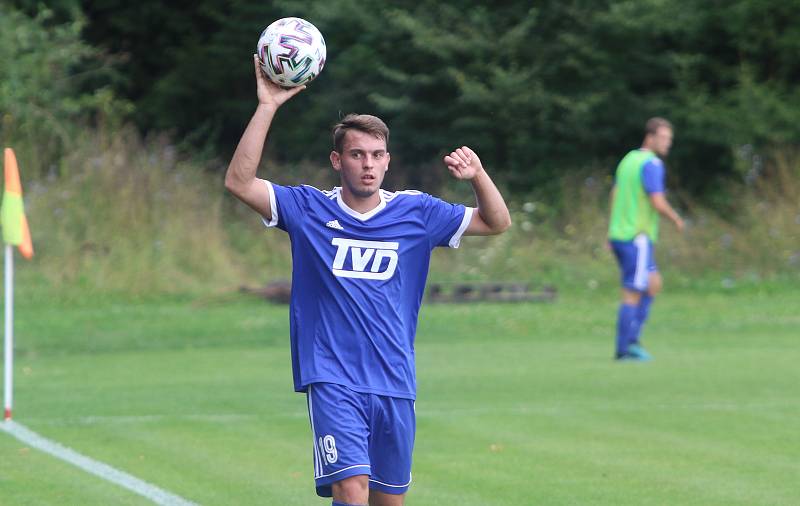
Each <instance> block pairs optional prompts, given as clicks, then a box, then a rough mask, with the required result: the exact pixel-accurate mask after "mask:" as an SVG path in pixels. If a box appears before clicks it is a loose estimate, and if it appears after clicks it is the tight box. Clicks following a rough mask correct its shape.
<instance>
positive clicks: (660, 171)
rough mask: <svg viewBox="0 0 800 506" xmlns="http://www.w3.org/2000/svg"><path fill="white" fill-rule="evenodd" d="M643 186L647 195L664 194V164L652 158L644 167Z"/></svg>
mask: <svg viewBox="0 0 800 506" xmlns="http://www.w3.org/2000/svg"><path fill="white" fill-rule="evenodd" d="M642 186H643V187H644V191H645V192H647V194H648V195H649V194H652V193H664V190H665V184H664V162H662V161H661V160H660V159H659V158H651V159H650V160H648V161H647V162H645V164H644V165H643V166H642Z"/></svg>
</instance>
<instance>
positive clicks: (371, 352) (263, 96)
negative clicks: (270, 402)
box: [225, 56, 511, 506]
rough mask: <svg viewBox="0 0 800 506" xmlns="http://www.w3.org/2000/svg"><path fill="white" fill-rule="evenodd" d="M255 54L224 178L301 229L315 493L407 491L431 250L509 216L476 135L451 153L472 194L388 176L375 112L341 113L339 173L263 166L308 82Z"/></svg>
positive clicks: (304, 365)
mask: <svg viewBox="0 0 800 506" xmlns="http://www.w3.org/2000/svg"><path fill="white" fill-rule="evenodd" d="M254 60H255V61H254V63H255V73H256V82H257V95H258V107H257V108H256V112H255V114H254V115H253V117H252V119H251V120H250V123H249V124H248V126H247V128H246V130H245V132H244V134H243V135H242V138H241V140H240V141H239V145H238V147H237V148H236V152H235V153H234V155H233V159H232V160H231V162H230V165H229V167H228V172H227V174H226V177H225V186H226V188H227V189H228V190H229V191H230V192H231V193H233V194H234V195H235V196H236V197H237V198H239V199H240V200H241V201H242V202H244V203H245V204H247V205H248V206H250V207H251V208H252V209H254V210H255V211H257V212H258V213H259V214H260V215H261V217H262V220H263V222H264V224H265V225H266V226H267V227H278V228H279V229H281V230H283V231H285V232H287V233H288V234H289V237H290V239H291V249H292V273H293V275H292V295H291V305H290V309H289V318H290V328H291V355H292V370H293V376H294V388H295V390H296V391H298V392H305V393H306V396H307V404H308V414H309V419H310V422H311V431H312V435H313V442H314V445H313V450H314V451H313V458H314V480H315V485H316V490H317V494H318V495H320V496H321V497H333V505H334V506H343V505H367V504H369V505H373V506H374V505H381V506H394V505H402V504H403V501H404V498H405V493H406V491H407V490H408V487H409V484H410V483H411V453H412V449H413V445H414V435H415V429H416V421H415V413H414V399H415V397H416V377H415V365H414V337H415V333H416V325H417V315H418V312H419V308H420V304H421V302H422V297H423V293H424V289H425V281H426V278H427V273H428V266H429V263H430V256H431V251H432V250H433V248H434V247H436V246H449V247H452V248H457V247H458V245H459V242H460V239H461V237H462V236H463V235H493V234H499V233H502V232H503V231H505V230H506V229H508V227H509V226H510V225H511V217H510V215H509V212H508V208H507V207H506V204H505V201H504V200H503V197H502V196H501V194H500V192H499V191H498V190H497V188H496V186H495V185H494V183H493V182H492V180H491V178H490V177H489V175H488V174H487V173H486V171H485V170H484V169H483V166H482V165H481V161H480V159H479V158H478V155H476V154H475V153H474V152H473V151H472V150H471V149H470V148H468V147H466V146H464V147H460V148H458V149H455V150H454V151H453V152H451V153H450V154H449V155H447V156H445V157H444V164H445V166H446V167H447V169H448V170H449V171H450V173H451V174H452V175H453V177H455V178H457V179H463V180H467V181H469V182H470V183H471V184H472V187H473V189H474V192H475V198H476V200H477V207H476V208H470V207H465V206H463V205H454V204H450V203H447V202H444V201H442V200H440V199H438V198H435V197H433V196H431V195H428V194H425V193H422V192H419V191H412V190H406V191H397V192H390V191H386V190H383V189H381V184H382V182H383V178H384V175H385V174H386V171H387V170H388V169H389V160H390V155H389V150H388V140H389V130H388V129H387V127H386V125H385V124H384V123H383V121H381V120H380V119H378V118H377V117H375V116H369V115H353V114H351V115H348V116H346V117H344V118H343V119H342V120H341V122H340V123H339V124H337V125H336V126H335V127H334V131H333V143H334V149H333V151H332V152H331V154H330V162H331V165H332V166H333V169H334V170H335V171H337V172H338V173H339V177H340V181H341V186H339V187H335V188H333V189H332V190H327V191H323V190H318V189H316V188H314V187H312V186H306V185H303V186H281V185H278V184H276V183H273V182H270V181H267V180H264V179H259V178H257V177H256V168H257V166H258V164H259V161H260V159H261V153H262V149H263V147H264V143H265V141H266V137H267V132H268V131H269V128H270V125H271V123H272V121H273V118H274V115H275V113H276V111H277V110H278V108H279V107H280V106H281V105H282V104H283V103H285V102H286V101H287V100H289V99H290V98H291V97H293V96H294V95H296V94H297V93H299V92H300V91H301V90H302V89H304V88H305V87H304V86H301V87H297V88H292V89H283V88H281V87H279V86H277V85H275V84H273V83H271V82H270V81H269V80H268V79H267V78H266V77H265V76H264V75H263V74H262V72H261V70H260V68H259V65H258V60H257V57H255V56H254Z"/></svg>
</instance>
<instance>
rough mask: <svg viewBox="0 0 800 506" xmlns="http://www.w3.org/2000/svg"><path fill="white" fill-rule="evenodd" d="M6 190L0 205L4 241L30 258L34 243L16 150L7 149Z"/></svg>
mask: <svg viewBox="0 0 800 506" xmlns="http://www.w3.org/2000/svg"><path fill="white" fill-rule="evenodd" d="M5 179H6V185H5V191H4V192H3V205H2V206H0V221H2V225H3V241H4V242H5V243H6V244H13V245H14V246H18V247H19V252H20V253H22V256H23V257H25V258H27V259H29V260H30V258H31V257H32V256H33V243H32V242H31V232H30V229H29V228H28V220H27V218H25V208H24V206H23V205H22V183H20V180H19V167H17V157H16V156H14V150H12V149H11V148H6V149H5Z"/></svg>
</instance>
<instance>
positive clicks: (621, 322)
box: [617, 304, 638, 357]
mask: <svg viewBox="0 0 800 506" xmlns="http://www.w3.org/2000/svg"><path fill="white" fill-rule="evenodd" d="M637 312H638V306H633V305H630V304H620V305H619V312H618V313H617V357H619V356H621V355H624V354H625V353H627V352H628V346H629V345H630V343H631V338H632V337H633V336H632V334H633V332H634V331H635V326H636V313H637Z"/></svg>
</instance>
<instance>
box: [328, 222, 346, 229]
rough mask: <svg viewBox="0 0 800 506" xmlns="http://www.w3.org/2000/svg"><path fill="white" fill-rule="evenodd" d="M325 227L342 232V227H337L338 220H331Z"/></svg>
mask: <svg viewBox="0 0 800 506" xmlns="http://www.w3.org/2000/svg"><path fill="white" fill-rule="evenodd" d="M325 226H326V227H328V228H333V229H336V230H344V227H343V226H341V225H339V220H331V221H329V222H328V223H326V224H325Z"/></svg>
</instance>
